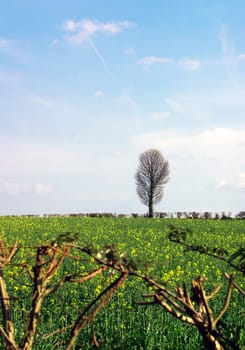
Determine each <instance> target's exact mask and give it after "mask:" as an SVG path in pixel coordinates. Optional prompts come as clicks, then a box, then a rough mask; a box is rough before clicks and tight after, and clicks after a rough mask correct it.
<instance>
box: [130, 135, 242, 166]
mask: <svg viewBox="0 0 245 350" xmlns="http://www.w3.org/2000/svg"><path fill="white" fill-rule="evenodd" d="M244 140H245V130H240V129H230V128H214V129H209V130H204V131H202V132H199V133H198V132H196V133H194V131H192V132H191V133H188V132H181V131H178V130H167V131H165V130H164V131H159V132H152V133H145V134H141V135H138V136H137V137H136V138H135V139H134V143H135V144H136V145H140V146H141V147H143V148H147V147H156V148H159V149H163V150H165V151H166V152H168V153H175V154H176V155H185V156H194V157H195V158H196V159H200V158H201V157H208V158H209V159H218V158H219V157H221V158H222V159H229V157H230V156H231V155H232V154H233V153H234V152H237V154H236V155H237V158H238V159H239V157H238V155H240V156H242V155H243V151H244V150H243V148H244V147H245V143H244ZM241 158H242V159H243V157H241ZM241 158H240V159H241ZM240 159H239V160H240Z"/></svg>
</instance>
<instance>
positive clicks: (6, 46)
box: [0, 38, 28, 63]
mask: <svg viewBox="0 0 245 350" xmlns="http://www.w3.org/2000/svg"><path fill="white" fill-rule="evenodd" d="M0 52H2V53H4V54H6V55H8V56H9V57H11V58H12V59H14V60H16V61H18V62H21V63H26V62H27V61H28V56H27V54H26V53H24V52H23V50H22V49H21V48H19V47H18V44H17V43H16V42H14V41H12V40H9V39H5V38H0Z"/></svg>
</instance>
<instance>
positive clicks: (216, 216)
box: [2, 211, 245, 220]
mask: <svg viewBox="0 0 245 350" xmlns="http://www.w3.org/2000/svg"><path fill="white" fill-rule="evenodd" d="M2 216H8V217H89V218H129V217H132V218H140V217H148V215H147V214H139V213H131V214H115V213H108V212H106V213H103V212H102V213H70V214H43V215H35V214H26V215H2ZM154 217H155V218H161V219H165V218H166V219H169V218H178V219H206V220H208V219H213V220H231V219H245V211H240V212H239V213H238V214H235V215H233V214H232V212H224V211H223V212H221V213H212V212H209V211H205V212H203V213H201V212H197V211H191V212H182V211H178V212H174V213H172V212H170V213H169V212H156V213H154Z"/></svg>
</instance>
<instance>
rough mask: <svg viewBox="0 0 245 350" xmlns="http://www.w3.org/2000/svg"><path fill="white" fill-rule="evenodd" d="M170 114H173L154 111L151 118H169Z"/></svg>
mask: <svg viewBox="0 0 245 350" xmlns="http://www.w3.org/2000/svg"><path fill="white" fill-rule="evenodd" d="M170 116H171V113H170V112H155V113H152V115H151V119H153V120H159V119H165V118H169V117H170Z"/></svg>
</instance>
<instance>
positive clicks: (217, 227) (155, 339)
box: [0, 217, 245, 350]
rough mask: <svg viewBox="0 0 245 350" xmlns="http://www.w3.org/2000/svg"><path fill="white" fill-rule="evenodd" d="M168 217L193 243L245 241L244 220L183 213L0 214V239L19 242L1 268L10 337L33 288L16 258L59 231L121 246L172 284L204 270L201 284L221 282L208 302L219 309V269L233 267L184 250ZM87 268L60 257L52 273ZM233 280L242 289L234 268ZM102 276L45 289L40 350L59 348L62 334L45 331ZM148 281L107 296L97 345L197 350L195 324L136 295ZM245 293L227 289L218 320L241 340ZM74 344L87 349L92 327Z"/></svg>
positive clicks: (72, 310) (69, 314)
mask: <svg viewBox="0 0 245 350" xmlns="http://www.w3.org/2000/svg"><path fill="white" fill-rule="evenodd" d="M171 223H174V224H176V225H178V226H180V227H188V228H190V229H191V230H192V231H193V234H192V235H191V236H190V237H188V239H187V241H188V242H189V243H192V244H198V245H203V244H207V245H208V246H209V247H215V246H218V247H221V248H224V249H226V250H228V251H229V252H230V253H233V252H235V251H236V250H237V249H238V248H240V247H242V246H243V247H244V246H245V234H244V233H245V221H244V220H224V221H221V220H186V219H154V220H149V219H147V218H137V219H132V218H122V219H119V218H87V217H84V218H66V217H56V218H51V217H50V218H38V217H34V218H25V217H1V218H0V238H1V239H3V240H5V241H6V242H9V243H11V244H12V243H13V242H14V241H15V240H16V239H17V240H18V241H19V242H20V244H21V245H22V248H21V249H20V250H19V252H18V254H17V255H16V257H15V260H14V263H15V264H12V265H10V266H8V267H7V268H6V271H5V275H6V280H7V283H8V286H9V294H10V295H11V298H15V299H13V300H16V301H14V302H13V303H12V305H13V306H12V307H13V319H14V323H15V327H16V338H17V340H18V339H21V337H22V336H23V324H24V321H25V320H26V318H27V316H28V310H29V308H30V302H31V293H32V289H31V287H30V282H29V280H28V275H27V274H26V273H24V271H23V267H21V266H20V265H18V263H24V262H26V261H27V262H30V264H33V260H34V259H35V250H34V248H35V247H36V246H37V245H40V244H48V243H49V242H51V241H52V240H54V239H55V237H57V235H59V234H60V233H62V232H66V231H70V232H74V233H78V244H79V245H81V246H87V245H91V246H96V247H99V248H100V247H103V246H105V245H111V244H115V245H116V247H117V249H118V251H120V252H126V253H127V255H128V256H129V257H130V258H131V259H132V260H133V261H134V262H135V263H136V266H137V271H138V272H139V273H144V272H145V271H147V273H148V274H150V276H152V277H153V278H155V279H156V280H157V281H158V282H160V283H162V284H164V285H165V286H166V287H168V288H170V289H174V288H175V286H177V285H178V284H181V283H182V282H183V281H185V283H186V284H187V285H189V284H190V282H191V280H192V279H193V278H196V277H198V276H200V275H201V276H205V277H206V278H207V281H206V283H205V286H206V290H207V291H211V290H212V289H213V288H214V287H215V286H216V285H217V284H219V283H222V284H223V286H222V289H221V291H220V292H219V293H218V295H217V296H216V298H215V302H214V303H213V304H212V307H213V309H214V311H216V312H217V311H218V310H219V309H220V308H221V307H222V305H223V301H224V295H225V289H226V285H227V281H226V280H225V279H224V277H223V272H224V271H226V272H228V273H231V272H232V271H234V269H232V268H231V267H229V266H228V265H227V264H226V263H225V262H222V261H220V260H218V259H214V258H211V257H209V256H206V255H204V254H199V253H197V252H185V253H184V252H183V248H182V247H181V246H180V245H178V244H175V243H172V242H170V241H169V240H168V238H167V237H168V225H169V224H171ZM89 269H91V261H75V262H74V261H71V260H69V259H67V260H65V263H64V264H63V265H62V267H61V269H60V271H59V273H58V274H57V276H56V278H57V280H58V279H59V276H62V275H64V274H65V273H66V272H71V271H81V270H84V272H86V271H88V270H89ZM235 280H236V281H237V283H239V285H240V286H241V287H242V288H243V289H244V287H245V281H244V276H242V274H241V273H239V272H236V273H235ZM105 282H106V281H105V278H104V277H103V276H102V277H101V276H99V277H98V278H96V279H93V280H91V281H89V282H88V283H83V284H81V285H75V284H67V285H65V286H64V288H63V289H60V290H59V291H58V292H57V294H51V295H50V296H49V297H48V298H47V300H46V301H45V304H44V308H43V313H42V317H41V320H40V324H39V329H38V335H37V339H36V344H35V346H34V349H38V350H39V349H40V350H44V349H45V350H46V349H49V350H51V349H57V348H62V344H63V343H64V342H65V339H66V337H67V333H66V332H69V330H67V331H66V332H63V333H61V334H58V335H57V334H54V335H53V336H52V337H49V338H45V335H46V334H49V333H51V332H53V331H54V330H55V329H57V328H61V327H66V326H67V325H69V324H71V323H72V322H74V320H75V317H76V316H77V314H78V312H79V310H81V309H82V308H83V307H84V305H85V304H86V303H88V302H89V301H90V300H92V298H93V297H95V296H96V295H98V293H100V291H101V290H102V288H103V286H104V284H105ZM146 291H148V288H147V286H146V285H145V284H144V283H143V282H142V281H141V280H138V279H136V278H133V277H129V278H128V280H127V281H126V283H125V285H124V286H123V287H122V288H121V289H120V290H119V291H118V292H117V293H116V294H115V295H114V296H113V298H112V299H111V301H110V302H109V304H108V305H107V306H106V307H105V308H104V309H103V310H102V311H101V312H100V313H99V314H98V316H97V317H96V319H95V322H94V331H95V334H96V336H97V339H98V341H99V343H100V348H101V349H105V350H112V349H121V350H125V349H132V350H133V349H135V350H136V349H137V350H140V349H146V350H157V349H159V350H160V349H164V350H170V349H171V350H175V349H188V350H194V349H195V350H196V349H201V348H202V345H201V344H202V342H201V338H200V336H199V334H198V332H197V331H196V329H195V328H194V327H191V326H189V325H186V324H184V323H182V322H180V321H179V320H176V319H174V318H173V316H171V315H169V314H167V313H166V311H164V310H163V309H162V308H160V307H159V306H157V305H150V306H148V305H147V306H142V305H137V304H135V301H140V300H142V297H141V295H142V293H144V292H146ZM244 308H245V298H244V297H242V296H241V295H240V294H239V293H238V292H237V291H236V290H234V291H233V294H232V299H231V303H230V307H229V309H228V311H227V313H226V314H225V316H224V318H223V319H222V320H223V321H224V322H225V323H226V326H228V328H229V331H230V334H231V337H232V332H234V329H235V328H234V327H235V326H237V325H240V326H241V327H242V328H243V329H242V331H241V336H240V344H241V345H244V344H245V321H244ZM76 349H77V350H78V349H93V346H92V345H91V330H90V327H87V328H86V329H84V330H83V331H82V332H81V334H80V336H79V339H78V345H77V347H76Z"/></svg>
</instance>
